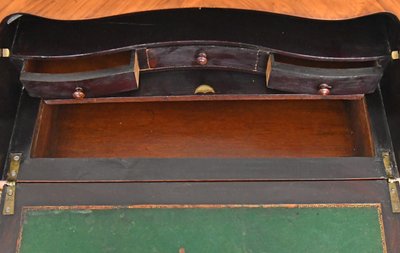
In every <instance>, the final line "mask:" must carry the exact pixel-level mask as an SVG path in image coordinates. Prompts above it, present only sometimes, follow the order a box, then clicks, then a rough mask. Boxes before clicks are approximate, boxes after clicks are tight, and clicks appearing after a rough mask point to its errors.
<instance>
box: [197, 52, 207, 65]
mask: <svg viewBox="0 0 400 253" xmlns="http://www.w3.org/2000/svg"><path fill="white" fill-rule="evenodd" d="M196 62H197V63H198V64H200V65H206V64H207V62H208V59H207V54H206V53H204V52H201V53H199V54H198V55H197V58H196Z"/></svg>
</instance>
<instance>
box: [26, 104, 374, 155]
mask: <svg viewBox="0 0 400 253" xmlns="http://www.w3.org/2000/svg"><path fill="white" fill-rule="evenodd" d="M41 111H42V112H41V117H40V119H39V122H38V124H39V125H38V128H37V137H36V140H35V144H33V153H32V156H33V157H147V158H160V157H161V158H187V157H189V158H192V157H196V158H209V157H218V158H238V157H239V158H241V157H245V158H250V157H251V158H265V157H349V156H372V146H371V139H370V137H369V131H368V129H367V128H368V127H367V124H368V123H367V118H366V117H365V113H366V112H365V107H364V106H363V100H356V101H340V100H330V101H328V100H311V101H306V100H297V101H294V100H291V101H272V100H271V101H197V102H154V103H116V104H112V103H109V104H81V105H43V106H42V108H41ZM350 119H355V121H356V122H359V124H352V123H351V120H350Z"/></svg>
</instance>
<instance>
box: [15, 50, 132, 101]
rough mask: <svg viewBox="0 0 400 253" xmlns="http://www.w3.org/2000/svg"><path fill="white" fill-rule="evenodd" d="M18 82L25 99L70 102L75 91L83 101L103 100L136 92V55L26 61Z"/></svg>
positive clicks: (121, 54) (123, 54) (125, 53)
mask: <svg viewBox="0 0 400 253" xmlns="http://www.w3.org/2000/svg"><path fill="white" fill-rule="evenodd" d="M20 80H21V82H22V83H23V85H24V87H25V89H26V90H27V91H28V93H29V95H31V96H33V97H44V98H72V96H73V93H74V92H75V90H76V88H78V87H79V88H81V89H82V90H83V92H84V93H85V95H86V97H95V96H104V95H110V94H115V93H120V92H124V91H130V90H134V89H137V88H138V83H139V66H138V63H137V55H136V53H132V52H131V51H128V52H120V53H114V54H107V55H98V56H81V57H77V58H71V59H27V60H25V61H24V65H23V69H22V72H21V76H20Z"/></svg>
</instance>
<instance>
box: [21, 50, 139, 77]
mask: <svg viewBox="0 0 400 253" xmlns="http://www.w3.org/2000/svg"><path fill="white" fill-rule="evenodd" d="M131 56H132V52H131V51H125V52H120V53H115V54H107V55H92V56H84V57H77V58H69V59H30V60H26V61H25V64H24V71H26V72H32V73H52V74H65V73H79V72H85V71H96V70H101V69H109V68H115V67H120V66H125V65H129V64H130V62H131Z"/></svg>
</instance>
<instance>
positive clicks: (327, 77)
mask: <svg viewBox="0 0 400 253" xmlns="http://www.w3.org/2000/svg"><path fill="white" fill-rule="evenodd" d="M385 64H386V63H385V62H378V61H323V60H308V59H300V58H294V57H288V56H283V55H274V54H271V55H270V56H269V58H268V63H267V68H266V83H267V87H268V88H269V89H274V90H279V91H285V92H293V93H301V94H315V95H323V96H326V95H348V94H367V93H372V92H374V91H375V89H376V87H377V86H378V83H379V82H380V80H381V78H382V75H383V69H384V68H383V66H384V65H385Z"/></svg>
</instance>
